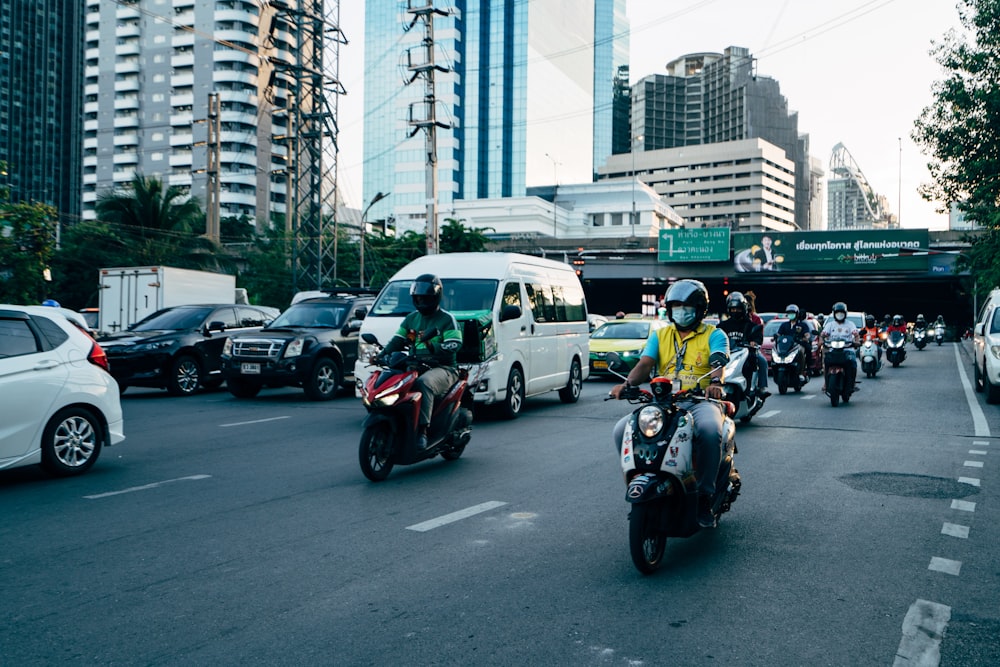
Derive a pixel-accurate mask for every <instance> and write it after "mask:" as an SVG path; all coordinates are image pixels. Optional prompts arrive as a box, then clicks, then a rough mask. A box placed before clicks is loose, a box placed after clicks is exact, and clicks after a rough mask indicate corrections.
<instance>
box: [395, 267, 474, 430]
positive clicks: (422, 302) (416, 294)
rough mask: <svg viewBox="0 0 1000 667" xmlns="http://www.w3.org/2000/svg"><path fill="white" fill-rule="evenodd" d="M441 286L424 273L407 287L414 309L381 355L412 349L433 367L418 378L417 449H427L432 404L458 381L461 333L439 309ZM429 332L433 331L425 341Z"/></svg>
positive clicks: (446, 312) (450, 317) (439, 280)
mask: <svg viewBox="0 0 1000 667" xmlns="http://www.w3.org/2000/svg"><path fill="white" fill-rule="evenodd" d="M443 292H444V287H443V286H442V284H441V279H440V278H438V277H437V276H435V275H433V274H430V273H425V274H423V275H420V276H417V278H416V279H415V280H414V281H413V284H412V285H410V298H411V299H412V300H413V307H414V308H416V310H415V311H414V312H412V313H410V314H409V315H407V316H406V317H404V318H403V321H402V323H401V324H400V325H399V329H397V330H396V333H395V334H394V335H393V337H392V338H391V339H390V340H389V342H388V343H387V344H386V346H385V348H384V349H383V350H382V353H381V355H380V356H388V355H389V354H391V353H392V352H396V351H399V350H402V349H404V348H406V347H407V346H412V348H413V349H412V355H413V357H414V358H415V359H417V360H418V361H422V362H425V363H427V364H430V365H431V366H433V368H431V369H429V370H427V371H424V372H423V373H421V374H420V377H419V378H417V382H416V387H417V389H418V390H419V391H420V396H421V399H420V422H419V424H418V429H419V430H418V433H419V435H418V440H417V447H419V448H420V449H426V448H427V427H428V425H429V424H430V423H431V414H432V412H433V410H434V402H435V401H436V400H437V399H438V398H440V397H442V396H444V395H445V394H446V393H447V392H448V390H449V389H451V387H452V385H453V384H455V382H457V381H458V366H457V356H458V351H459V349H461V347H462V330H461V329H460V328H459V327H458V322H456V320H455V317H454V316H453V315H452V314H451V313H449V312H448V311H446V310H444V309H442V308H441V295H442V293H443ZM428 332H434V335H433V336H431V337H430V338H429V339H428V340H424V338H425V337H426V335H427V333H428Z"/></svg>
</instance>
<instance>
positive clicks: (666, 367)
mask: <svg viewBox="0 0 1000 667" xmlns="http://www.w3.org/2000/svg"><path fill="white" fill-rule="evenodd" d="M713 331H715V327H714V326H713V325H711V324H705V323H704V322H702V323H701V324H699V325H698V328H697V329H695V330H694V331H689V332H686V333H682V332H680V331H678V330H677V327H675V326H674V325H672V324H671V325H669V326H665V327H663V328H662V329H658V330H657V332H656V336H657V339H658V346H659V358H658V359H657V368H656V374H657V375H659V376H661V377H668V378H671V379H672V380H673V381H674V383H675V384H677V383H680V386H675V387H674V391H683V390H687V389H693V388H694V387H695V386H698V387H701V388H702V389H704V388H705V387H707V386H708V385H709V382H710V381H711V378H710V377H709V376H708V374H709V373H711V372H712V366H711V364H710V363H709V357H710V356H711V354H712V351H711V347H710V345H709V338H710V337H711V335H712V332H713ZM678 360H680V368H678ZM702 376H705V377H702ZM699 378H700V379H699Z"/></svg>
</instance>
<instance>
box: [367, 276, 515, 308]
mask: <svg viewBox="0 0 1000 667" xmlns="http://www.w3.org/2000/svg"><path fill="white" fill-rule="evenodd" d="M441 283H442V285H443V286H444V292H443V294H442V296H441V307H442V308H444V309H445V310H447V311H449V312H457V311H468V310H493V303H494V301H495V300H496V293H497V281H496V280H479V279H473V278H443V279H442V280H441ZM411 284H413V281H412V280H397V281H394V282H391V283H389V284H388V285H386V286H385V288H384V289H383V290H382V292H381V293H380V294H379V295H378V299H376V300H375V304H374V305H373V306H372V309H371V312H369V313H368V316H369V317H402V316H404V315H408V314H410V313H411V312H413V310H414V308H413V300H412V299H411V298H410V285H411Z"/></svg>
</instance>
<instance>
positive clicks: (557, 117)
mask: <svg viewBox="0 0 1000 667" xmlns="http://www.w3.org/2000/svg"><path fill="white" fill-rule="evenodd" d="M428 4H431V3H428ZM572 4H573V7H572V11H567V8H568V5H567V3H565V2H564V0H533V1H532V2H521V1H516V0H503V1H502V2H501V1H494V2H484V1H483V0H462V1H459V2H456V3H451V7H453V8H454V10H453V11H451V12H450V13H448V14H447V15H445V16H435V18H434V20H433V43H434V48H433V52H432V54H430V55H429V54H428V49H427V48H426V46H425V45H424V43H423V40H424V39H425V37H426V29H421V27H419V25H417V26H414V25H412V24H411V22H412V18H413V17H412V15H411V14H409V13H408V12H407V11H406V3H402V4H401V3H396V2H367V3H365V127H364V153H365V155H364V164H365V169H364V186H363V200H364V201H365V202H369V201H372V199H373V198H374V196H375V194H376V193H378V192H386V193H390V196H389V197H387V198H386V199H384V200H383V201H381V202H379V203H377V204H375V205H374V206H373V207H372V209H371V210H370V212H369V216H370V218H371V219H373V220H378V219H386V218H388V217H390V216H392V217H394V218H395V220H396V225H397V228H398V229H399V230H400V231H408V230H413V231H424V229H425V225H426V216H427V199H428V197H427V189H426V185H425V181H426V173H427V169H428V167H427V165H428V149H427V147H426V145H425V135H424V132H423V131H420V130H417V129H416V128H415V127H414V126H413V125H412V123H413V122H416V121H420V120H426V119H427V118H429V117H431V116H430V114H431V113H433V117H434V118H436V119H437V121H439V122H440V123H441V126H439V127H438V128H437V130H436V144H437V146H436V154H435V155H434V156H433V158H434V159H435V160H436V166H435V168H436V170H437V172H436V173H437V198H436V200H437V206H438V217H439V220H440V219H443V217H444V216H445V215H446V214H447V211H449V210H451V208H452V207H453V206H454V202H456V201H458V200H467V199H477V200H478V199H488V198H506V197H524V196H525V194H526V192H527V188H528V187H530V186H535V185H543V184H551V183H553V182H556V183H559V182H586V181H588V180H592V179H593V176H594V172H596V169H597V167H598V166H599V165H601V164H603V163H604V160H605V158H606V156H607V155H609V154H610V153H611V151H612V137H613V136H614V127H615V123H616V120H615V114H614V101H615V81H616V78H618V79H620V76H621V72H622V70H621V67H622V66H624V65H625V64H626V60H627V56H628V26H627V22H626V18H625V0H580V1H579V2H576V3H572ZM442 8H443V7H442ZM405 26H410V29H409V30H408V31H405V32H404V29H403V28H404V27H405ZM431 57H432V58H433V60H432V61H431ZM428 62H433V63H434V64H435V72H434V87H433V99H434V101H435V105H434V107H433V109H428V104H427V102H426V95H427V92H428V91H427V85H426V83H425V81H424V80H423V79H422V78H419V77H418V78H416V79H415V80H414V81H413V82H411V83H409V84H407V83H406V81H405V80H404V78H403V77H402V76H401V72H402V74H404V75H406V76H409V75H410V73H412V70H410V69H408V68H420V67H424V66H426V65H427V63H428ZM401 64H402V67H401ZM617 122H618V123H621V118H619V120H618V121H617Z"/></svg>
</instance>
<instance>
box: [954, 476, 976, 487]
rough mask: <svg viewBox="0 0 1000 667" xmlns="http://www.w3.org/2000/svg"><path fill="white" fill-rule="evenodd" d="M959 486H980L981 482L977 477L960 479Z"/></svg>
mask: <svg viewBox="0 0 1000 667" xmlns="http://www.w3.org/2000/svg"><path fill="white" fill-rule="evenodd" d="M958 483H959V484H971V485H972V486H979V480H978V479H976V478H975V477H959V478H958Z"/></svg>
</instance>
